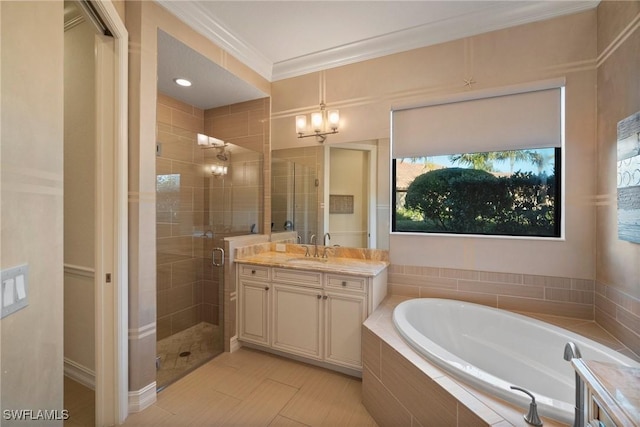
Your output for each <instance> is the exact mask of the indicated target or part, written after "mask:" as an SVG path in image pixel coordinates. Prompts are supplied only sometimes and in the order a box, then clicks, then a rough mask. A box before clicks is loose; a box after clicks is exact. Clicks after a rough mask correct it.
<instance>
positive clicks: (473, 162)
mask: <svg viewBox="0 0 640 427" xmlns="http://www.w3.org/2000/svg"><path fill="white" fill-rule="evenodd" d="M492 154H493V153H465V154H453V155H451V156H449V160H450V161H451V162H453V163H462V164H466V165H469V166H471V167H473V168H474V169H481V170H484V171H487V172H491V171H492V170H493V163H492V162H491V160H492V156H491V155H492Z"/></svg>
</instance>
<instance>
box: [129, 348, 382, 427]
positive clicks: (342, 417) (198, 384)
mask: <svg viewBox="0 0 640 427" xmlns="http://www.w3.org/2000/svg"><path fill="white" fill-rule="evenodd" d="M124 425H125V426H246V427H252V426H332V427H333V426H341V427H342V426H344V427H348V426H375V425H376V423H375V421H374V420H373V419H372V418H371V416H370V415H369V413H368V412H367V411H366V409H365V408H364V406H363V405H362V382H361V381H360V379H358V378H352V377H349V376H346V375H343V374H339V373H336V372H333V371H329V370H326V369H322V368H318V367H315V366H311V365H307V364H305V363H300V362H296V361H293V360H289V359H285V358H282V357H279V356H275V355H271V354H268V353H264V352H261V351H257V350H251V349H247V348H241V349H240V350H238V351H236V352H234V353H223V354H221V355H220V356H218V357H216V358H215V359H213V360H211V361H210V362H207V363H206V364H204V365H203V366H201V367H200V368H198V369H196V370H195V371H193V372H191V373H189V374H188V375H186V376H185V377H183V378H181V379H180V380H178V381H176V382H175V383H173V384H171V385H170V386H168V387H167V388H166V389H164V390H163V391H161V392H160V393H159V394H158V400H157V402H156V403H155V404H154V405H153V406H151V407H149V408H147V409H146V410H144V411H142V412H140V413H137V414H131V415H130V416H129V418H127V421H126V423H125V424H124Z"/></svg>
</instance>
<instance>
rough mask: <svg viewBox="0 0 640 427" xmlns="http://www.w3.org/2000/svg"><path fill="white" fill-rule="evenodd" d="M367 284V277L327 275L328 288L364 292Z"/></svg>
mask: <svg viewBox="0 0 640 427" xmlns="http://www.w3.org/2000/svg"><path fill="white" fill-rule="evenodd" d="M366 283H367V279H366V277H355V276H342V275H337V274H327V282H326V286H327V288H331V289H346V290H350V291H362V292H364V290H365V285H366Z"/></svg>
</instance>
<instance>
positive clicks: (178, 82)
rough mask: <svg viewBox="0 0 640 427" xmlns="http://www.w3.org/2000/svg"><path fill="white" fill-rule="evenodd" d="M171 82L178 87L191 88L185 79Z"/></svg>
mask: <svg viewBox="0 0 640 427" xmlns="http://www.w3.org/2000/svg"><path fill="white" fill-rule="evenodd" d="M173 81H174V82H176V84H177V85H180V86H184V87H189V86H191V82H190V81H189V80H187V79H180V78H178V79H173Z"/></svg>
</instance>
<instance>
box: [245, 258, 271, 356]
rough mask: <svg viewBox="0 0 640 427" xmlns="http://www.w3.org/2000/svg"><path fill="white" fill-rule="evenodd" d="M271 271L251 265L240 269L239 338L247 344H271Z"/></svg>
mask: <svg viewBox="0 0 640 427" xmlns="http://www.w3.org/2000/svg"><path fill="white" fill-rule="evenodd" d="M270 276H271V269H270V268H268V267H258V266H251V265H240V266H239V268H238V295H239V296H238V301H239V307H238V309H239V311H240V313H243V315H242V316H241V317H240V324H239V332H238V334H239V336H240V337H242V339H243V340H245V341H247V342H252V343H255V344H261V345H264V344H266V345H268V344H269V343H270V342H271V339H270V336H269V333H270V329H271V328H270V326H269V317H270V312H271V308H270V307H271V298H270V295H271V293H270V291H271V283H270Z"/></svg>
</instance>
